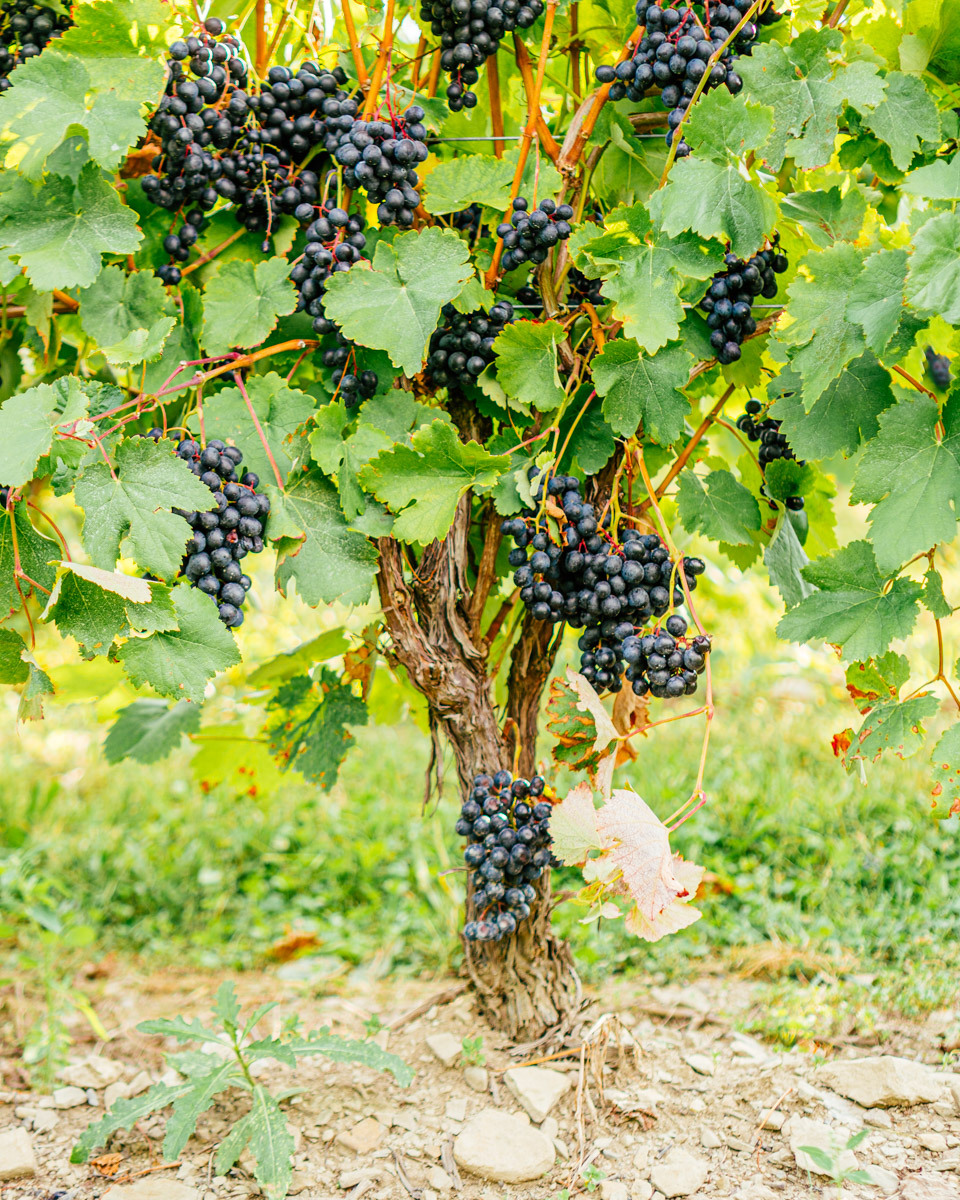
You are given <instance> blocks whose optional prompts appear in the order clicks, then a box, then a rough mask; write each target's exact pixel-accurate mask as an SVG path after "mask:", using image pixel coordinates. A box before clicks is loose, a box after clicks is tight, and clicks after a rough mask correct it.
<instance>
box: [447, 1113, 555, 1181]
mask: <svg viewBox="0 0 960 1200" xmlns="http://www.w3.org/2000/svg"><path fill="white" fill-rule="evenodd" d="M453 1157H454V1159H455V1160H456V1163H457V1166H459V1167H460V1168H462V1169H463V1170H464V1171H468V1172H469V1173H470V1174H471V1175H479V1176H480V1178H481V1179H490V1180H492V1181H494V1182H495V1183H523V1182H524V1181H525V1180H528V1179H539V1178H540V1177H541V1175H546V1173H547V1172H548V1171H549V1170H550V1168H551V1167H552V1166H553V1162H554V1158H555V1152H554V1147H553V1143H552V1142H551V1141H550V1139H549V1138H547V1137H544V1135H543V1134H542V1133H541V1132H540V1130H539V1129H534V1128H533V1126H532V1125H530V1124H529V1122H527V1121H525V1120H523V1119H522V1118H520V1117H513V1116H509V1115H508V1114H507V1113H502V1112H499V1111H498V1110H497V1109H495V1108H485V1109H483V1110H482V1112H479V1113H477V1115H476V1116H475V1117H472V1118H471V1119H470V1120H469V1121H468V1122H467V1124H466V1125H465V1126H464V1129H463V1132H462V1133H460V1134H459V1135H458V1136H457V1138H456V1140H455V1141H454V1143H453Z"/></svg>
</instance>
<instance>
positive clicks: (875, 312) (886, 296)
mask: <svg viewBox="0 0 960 1200" xmlns="http://www.w3.org/2000/svg"><path fill="white" fill-rule="evenodd" d="M906 278H907V252H906V250H881V251H880V252H879V253H878V254H871V255H870V257H869V258H868V259H867V261H866V262H865V263H864V266H863V272H862V273H861V275H860V276H859V278H858V279H857V281H856V283H854V285H853V287H852V288H851V289H850V298H849V300H848V301H847V319H848V320H850V321H853V322H855V323H856V324H857V325H862V326H863V332H864V334H865V335H866V338H867V345H868V346H869V348H870V349H871V350H872V351H873V352H874V353H875V354H880V353H881V351H882V350H883V348H884V346H886V344H887V342H889V341H890V339H891V338H892V337H893V335H894V334H895V333H896V331H897V327H898V326H899V324H900V318H901V316H902V315H903V288H904V284H905V282H906Z"/></svg>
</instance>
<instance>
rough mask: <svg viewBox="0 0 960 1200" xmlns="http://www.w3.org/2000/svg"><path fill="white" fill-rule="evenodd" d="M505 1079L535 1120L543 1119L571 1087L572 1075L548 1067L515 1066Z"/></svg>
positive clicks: (522, 1105) (505, 1075) (522, 1106)
mask: <svg viewBox="0 0 960 1200" xmlns="http://www.w3.org/2000/svg"><path fill="white" fill-rule="evenodd" d="M503 1081H504V1083H505V1084H506V1085H507V1087H508V1088H509V1089H510V1091H511V1092H512V1093H513V1095H514V1096H515V1097H516V1098H517V1101H518V1102H519V1104H520V1107H521V1108H523V1109H524V1110H525V1111H526V1112H527V1113H528V1114H529V1115H530V1119H531V1120H533V1121H538V1122H539V1121H542V1120H544V1119H545V1118H546V1117H548V1116H549V1115H550V1110H551V1109H552V1108H553V1106H554V1105H555V1104H556V1103H557V1101H558V1100H559V1099H560V1097H561V1096H562V1095H564V1093H565V1092H567V1091H568V1090H569V1088H570V1077H569V1076H568V1075H564V1074H563V1073H562V1072H560V1071H551V1070H550V1069H549V1068H548V1067H514V1068H513V1070H511V1071H507V1072H506V1073H505V1074H504V1076H503Z"/></svg>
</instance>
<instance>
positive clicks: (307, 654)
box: [247, 626, 350, 688]
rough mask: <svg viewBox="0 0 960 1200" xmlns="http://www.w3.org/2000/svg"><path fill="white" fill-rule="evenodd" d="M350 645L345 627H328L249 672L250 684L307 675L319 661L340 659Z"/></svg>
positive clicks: (269, 683)
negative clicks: (345, 633) (345, 634)
mask: <svg viewBox="0 0 960 1200" xmlns="http://www.w3.org/2000/svg"><path fill="white" fill-rule="evenodd" d="M349 648H350V643H349V641H348V640H347V638H346V637H345V636H344V630H343V627H342V626H340V627H339V628H337V629H328V630H326V631H325V632H324V633H320V634H318V635H317V636H316V637H315V638H311V639H310V641H309V642H301V643H300V645H299V646H295V647H294V648H293V649H292V650H288V651H286V653H284V654H278V655H276V656H275V657H274V658H268V659H267V661H266V662H264V663H261V664H260V666H258V667H257V668H256V670H254V671H251V672H250V674H249V675H248V676H247V683H248V684H249V685H250V687H253V688H261V687H275V686H276V685H277V684H278V683H284V682H286V680H288V679H292V678H293V676H294V675H303V674H305V673H306V672H307V671H309V670H310V668H311V667H313V666H315V665H316V664H317V663H322V662H326V661H327V660H328V659H331V658H338V657H339V656H340V655H341V654H343V652H344V651H345V650H349Z"/></svg>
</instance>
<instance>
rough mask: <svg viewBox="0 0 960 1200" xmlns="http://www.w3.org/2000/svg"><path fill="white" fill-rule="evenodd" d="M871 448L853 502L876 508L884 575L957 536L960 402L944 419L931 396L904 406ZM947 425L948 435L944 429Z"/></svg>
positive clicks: (888, 418) (883, 422) (874, 524)
mask: <svg viewBox="0 0 960 1200" xmlns="http://www.w3.org/2000/svg"><path fill="white" fill-rule="evenodd" d="M879 421H880V432H879V434H878V435H877V436H876V437H875V438H874V439H873V441H871V442H869V443H868V444H867V446H866V448H865V449H864V452H863V455H862V457H861V459H860V463H859V465H858V467H857V473H856V475H855V476H854V481H853V490H852V492H851V500H852V501H853V502H854V503H861V502H868V503H873V504H874V507H873V509H872V510H871V513H870V525H871V537H872V539H873V543H874V545H875V547H876V552H877V563H878V564H879V566H880V568H881V570H884V571H892V570H894V569H896V568H897V567H899V566H900V564H901V563H904V562H906V561H907V559H909V558H911V557H912V556H913V555H914V554H916V553H918V552H920V551H922V550H928V549H929V548H930V547H931V546H932V545H934V543H936V542H951V541H953V539H954V538H955V537H956V534H957V505H958V504H960V395H955V396H953V397H951V399H950V400H949V401H948V402H947V404H946V406H945V408H944V410H943V414H942V416H941V414H940V413H939V411H938V408H937V402H936V401H935V400H933V399H932V398H931V397H929V396H917V397H916V398H914V399H904V400H901V401H900V402H899V403H898V404H896V405H894V406H893V407H892V408H888V409H887V410H886V412H884V413H882V414H881V415H880V418H879ZM938 422H942V426H943V435H942V436H941V437H938V435H937V425H938Z"/></svg>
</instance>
